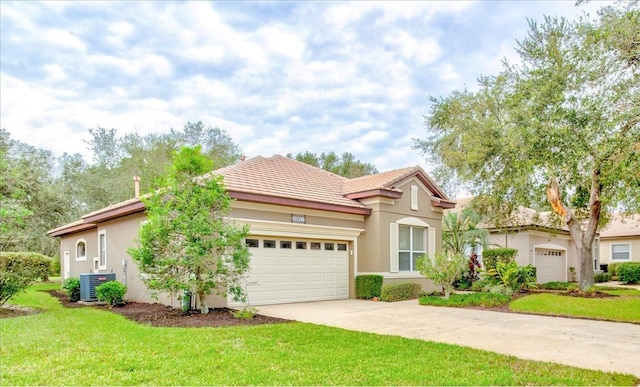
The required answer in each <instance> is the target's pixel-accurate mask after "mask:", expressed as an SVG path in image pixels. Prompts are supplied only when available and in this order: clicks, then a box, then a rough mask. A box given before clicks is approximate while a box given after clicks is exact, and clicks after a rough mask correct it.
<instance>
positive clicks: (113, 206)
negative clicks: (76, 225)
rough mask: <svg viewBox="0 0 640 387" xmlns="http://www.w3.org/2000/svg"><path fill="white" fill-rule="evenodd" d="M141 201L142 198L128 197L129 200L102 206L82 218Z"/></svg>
mask: <svg viewBox="0 0 640 387" xmlns="http://www.w3.org/2000/svg"><path fill="white" fill-rule="evenodd" d="M139 201H140V199H138V198H133V199H127V200H125V201H123V202H120V203H116V204H112V205H110V206H108V207H104V208H101V209H99V210H96V211H93V212H90V213H88V214H86V215H83V216H82V219H86V218H90V217H92V216H95V215H99V214H102V213H104V212H109V211H112V210H116V209H118V208H121V207H124V206H127V205H129V204H133V203H137V202H139Z"/></svg>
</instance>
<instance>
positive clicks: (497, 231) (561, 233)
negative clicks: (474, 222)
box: [455, 198, 600, 283]
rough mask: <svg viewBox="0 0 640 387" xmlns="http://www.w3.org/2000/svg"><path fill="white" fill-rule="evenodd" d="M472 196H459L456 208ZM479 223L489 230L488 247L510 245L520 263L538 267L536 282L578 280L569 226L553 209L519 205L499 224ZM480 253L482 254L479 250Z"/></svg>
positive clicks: (595, 263)
mask: <svg viewBox="0 0 640 387" xmlns="http://www.w3.org/2000/svg"><path fill="white" fill-rule="evenodd" d="M470 202H471V198H461V199H459V200H458V204H459V205H458V207H457V208H456V210H455V211H457V210H459V209H460V208H463V207H465V206H467V205H468V204H469V203H470ZM479 227H481V228H484V229H486V230H487V231H489V245H490V246H489V247H492V248H495V247H509V248H514V249H517V250H518V254H517V255H516V262H517V263H518V265H532V266H535V267H536V273H537V282H538V283H546V282H551V281H563V282H565V281H574V280H575V281H579V280H580V270H579V267H580V263H579V260H578V252H577V250H576V246H575V243H574V242H573V240H572V239H571V235H570V234H569V229H568V228H567V227H566V226H562V225H560V224H559V222H557V219H555V214H553V213H552V212H538V211H535V210H533V209H531V208H527V207H523V206H520V207H518V209H517V210H516V211H515V212H514V213H513V214H512V216H511V218H510V219H509V220H508V221H505V222H504V223H503V224H502V225H500V226H499V227H497V226H495V225H493V224H489V223H483V224H480V225H479ZM593 247H594V248H593V268H594V270H596V271H599V270H600V266H599V263H600V262H599V260H600V259H599V258H600V237H599V236H598V235H596V238H595V240H594V245H593ZM479 253H480V255H481V254H482V252H481V251H479Z"/></svg>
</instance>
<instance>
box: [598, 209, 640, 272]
mask: <svg viewBox="0 0 640 387" xmlns="http://www.w3.org/2000/svg"><path fill="white" fill-rule="evenodd" d="M617 262H640V214H633V215H627V216H624V215H621V214H614V215H613V216H612V217H611V220H610V221H609V223H608V224H607V225H606V226H605V227H604V228H603V229H602V230H601V231H600V263H601V264H606V265H608V264H611V263H617Z"/></svg>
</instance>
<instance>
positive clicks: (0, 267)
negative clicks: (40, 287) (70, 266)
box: [0, 252, 52, 305]
mask: <svg viewBox="0 0 640 387" xmlns="http://www.w3.org/2000/svg"><path fill="white" fill-rule="evenodd" d="M51 262H52V260H51V258H49V257H46V256H44V255H42V254H38V253H23V252H20V253H14V252H3V253H0V305H2V304H4V303H5V302H7V301H8V300H9V299H10V298H11V297H13V296H14V295H16V294H17V293H18V292H21V291H23V290H25V289H26V288H28V287H29V286H30V285H31V284H32V283H33V282H35V281H37V280H38V279H40V280H42V281H48V280H49V273H50V271H51Z"/></svg>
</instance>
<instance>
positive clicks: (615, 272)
mask: <svg viewBox="0 0 640 387" xmlns="http://www.w3.org/2000/svg"><path fill="white" fill-rule="evenodd" d="M623 263H624V262H615V263H610V264H609V267H607V272H608V273H609V274H611V276H612V277H615V276H617V275H618V268H619V267H620V265H622V264H623Z"/></svg>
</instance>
